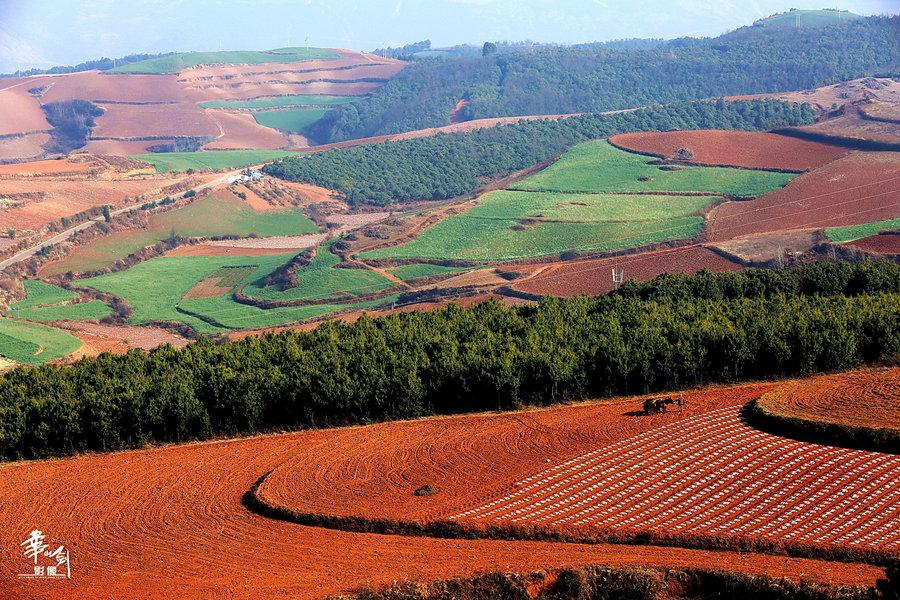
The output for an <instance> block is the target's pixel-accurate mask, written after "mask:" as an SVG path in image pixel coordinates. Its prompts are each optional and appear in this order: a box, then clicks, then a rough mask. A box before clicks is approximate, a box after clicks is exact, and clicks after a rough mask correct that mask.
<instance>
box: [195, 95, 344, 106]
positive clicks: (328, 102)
mask: <svg viewBox="0 0 900 600" xmlns="http://www.w3.org/2000/svg"><path fill="white" fill-rule="evenodd" d="M359 99H360V96H329V95H327V94H297V95H293V96H270V97H268V98H255V99H253V100H211V101H209V102H201V103H200V106H201V107H202V108H233V109H249V110H253V109H265V108H287V107H292V106H335V105H338V104H347V103H350V102H353V101H354V100H359Z"/></svg>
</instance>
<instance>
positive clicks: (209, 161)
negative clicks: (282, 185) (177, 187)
mask: <svg viewBox="0 0 900 600" xmlns="http://www.w3.org/2000/svg"><path fill="white" fill-rule="evenodd" d="M295 155H297V152H289V151H287V150H210V151H200V152H159V153H151V154H135V155H133V156H131V157H130V158H133V159H134V160H140V161H143V162H145V163H149V164H151V165H153V167H154V168H155V169H156V171H157V172H158V173H168V172H172V173H182V172H184V171H187V170H188V169H194V170H195V171H202V170H207V169H209V170H212V171H218V170H221V169H239V168H241V167H246V166H248V165H257V164H260V163H265V162H271V161H273V160H277V159H279V158H284V157H286V156H295Z"/></svg>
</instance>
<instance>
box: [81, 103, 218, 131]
mask: <svg viewBox="0 0 900 600" xmlns="http://www.w3.org/2000/svg"><path fill="white" fill-rule="evenodd" d="M101 107H102V108H103V111H104V112H103V114H102V115H101V116H99V117H97V119H96V122H97V125H96V127H94V129H93V130H92V131H91V137H94V138H140V137H149V136H153V137H169V136H172V137H177V136H196V137H203V136H210V137H215V136H217V135H219V133H220V131H219V127H218V126H217V125H216V123H215V121H213V120H212V119H211V118H210V117H209V115H208V114H207V111H205V110H203V109H202V108H198V107H197V106H196V105H194V104H192V103H183V104H147V105H133V104H101Z"/></svg>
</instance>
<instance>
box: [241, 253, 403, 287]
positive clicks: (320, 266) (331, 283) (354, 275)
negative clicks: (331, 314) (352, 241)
mask: <svg viewBox="0 0 900 600" xmlns="http://www.w3.org/2000/svg"><path fill="white" fill-rule="evenodd" d="M339 262H340V258H339V257H338V256H336V255H335V254H332V253H331V252H330V251H329V250H328V245H324V246H320V247H319V248H318V250H317V251H316V256H315V257H314V258H313V260H312V261H311V262H310V263H309V265H307V266H306V267H304V268H303V269H301V270H300V271H298V272H297V287H294V288H291V289H287V290H283V291H282V290H279V289H278V288H277V287H275V286H269V287H264V288H263V287H258V286H257V285H255V284H251V285H248V286H247V287H246V288H245V289H244V293H245V294H247V295H248V296H251V297H254V298H260V299H264V300H325V299H327V298H330V297H332V296H336V295H338V294H350V295H354V296H358V295H362V294H371V293H373V292H379V291H381V290H385V289H387V288H389V287H391V286H393V285H394V284H393V282H392V281H391V280H390V279H388V278H386V277H384V276H382V275H379V274H378V273H376V272H374V271H369V270H368V269H337V268H334V267H335V265H337V264H338V263H339Z"/></svg>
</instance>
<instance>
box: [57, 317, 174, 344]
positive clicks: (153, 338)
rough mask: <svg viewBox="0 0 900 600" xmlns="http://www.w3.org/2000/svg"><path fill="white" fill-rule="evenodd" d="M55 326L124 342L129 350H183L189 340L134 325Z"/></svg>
mask: <svg viewBox="0 0 900 600" xmlns="http://www.w3.org/2000/svg"><path fill="white" fill-rule="evenodd" d="M54 326H56V327H59V328H61V329H67V330H69V331H72V332H74V333H78V332H82V333H87V334H91V335H94V336H96V337H98V338H108V339H112V340H118V341H120V342H122V343H123V344H124V345H125V346H127V347H128V348H141V349H142V350H153V349H154V348H157V347H159V346H162V345H164V344H171V345H172V346H175V347H176V348H183V347H184V346H186V345H187V344H188V340H186V339H185V338H183V337H181V336H180V335H176V334H174V333H172V332H171V331H168V330H166V329H160V328H159V327H148V326H142V327H136V326H132V325H105V324H102V323H86V322H81V321H60V322H58V323H54Z"/></svg>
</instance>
